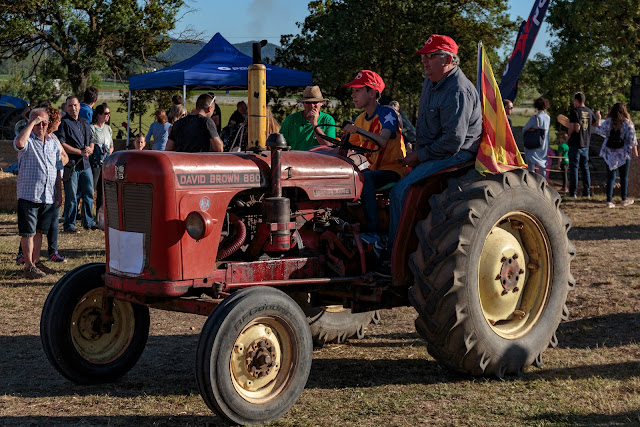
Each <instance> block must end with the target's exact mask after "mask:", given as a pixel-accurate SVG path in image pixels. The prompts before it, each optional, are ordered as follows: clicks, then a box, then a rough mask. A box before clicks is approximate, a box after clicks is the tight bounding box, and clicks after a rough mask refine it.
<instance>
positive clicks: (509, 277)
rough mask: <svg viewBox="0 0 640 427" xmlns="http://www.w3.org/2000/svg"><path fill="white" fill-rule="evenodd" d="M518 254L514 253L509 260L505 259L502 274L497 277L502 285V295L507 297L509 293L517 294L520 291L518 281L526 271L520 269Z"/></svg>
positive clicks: (503, 259)
mask: <svg viewBox="0 0 640 427" xmlns="http://www.w3.org/2000/svg"><path fill="white" fill-rule="evenodd" d="M517 259H518V254H517V253H514V254H513V255H512V256H510V257H509V258H507V257H503V258H502V259H501V261H502V268H501V269H500V274H499V275H498V276H497V277H496V279H497V280H499V281H500V284H502V288H503V289H504V290H503V291H502V295H505V294H506V293H507V292H509V291H512V292H517V291H518V290H519V289H518V281H519V280H520V275H521V274H524V270H522V269H521V268H520V264H518V261H517Z"/></svg>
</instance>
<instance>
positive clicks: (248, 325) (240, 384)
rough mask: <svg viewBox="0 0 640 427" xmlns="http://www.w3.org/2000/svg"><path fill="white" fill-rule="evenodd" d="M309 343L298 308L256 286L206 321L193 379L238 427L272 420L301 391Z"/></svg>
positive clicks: (280, 295)
mask: <svg viewBox="0 0 640 427" xmlns="http://www.w3.org/2000/svg"><path fill="white" fill-rule="evenodd" d="M312 357H313V343H312V340H311V333H310V332H309V325H308V324H307V320H306V318H305V315H304V313H303V312H302V310H301V309H300V307H299V306H298V305H297V304H296V303H295V302H294V301H293V300H292V299H291V298H290V297H288V296H287V295H286V294H285V293H283V292H281V291H279V290H277V289H274V288H269V287H263V286H256V287H253V288H248V289H243V290H240V291H238V292H236V293H234V294H233V295H231V296H229V297H227V298H225V300H224V301H222V303H221V304H220V305H219V306H218V307H216V309H215V310H214V311H213V312H212V313H211V315H210V316H209V318H208V319H207V321H206V322H205V324H204V326H203V328H202V332H201V334H200V339H199V341H198V349H197V355H196V378H197V380H198V388H199V389H200V394H201V395H202V398H203V399H204V401H205V403H206V404H207V406H209V408H210V409H211V410H213V411H214V412H216V413H217V414H219V415H221V416H222V417H224V418H226V419H227V420H229V421H231V422H233V423H237V424H257V423H264V422H268V421H273V420H276V419H278V418H280V417H281V416H282V415H284V414H285V413H286V412H287V411H288V410H289V409H290V408H291V407H292V406H293V405H294V404H295V402H296V401H297V400H298V397H300V394H302V391H303V390H304V387H305V385H306V383H307V378H308V377H309V371H310V369H311V359H312Z"/></svg>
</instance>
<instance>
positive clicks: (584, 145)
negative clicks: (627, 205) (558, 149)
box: [569, 92, 598, 197]
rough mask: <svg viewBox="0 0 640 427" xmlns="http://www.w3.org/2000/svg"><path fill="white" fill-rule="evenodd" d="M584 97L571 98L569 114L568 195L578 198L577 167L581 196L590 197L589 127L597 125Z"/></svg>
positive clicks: (580, 94)
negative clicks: (571, 104) (579, 175)
mask: <svg viewBox="0 0 640 427" xmlns="http://www.w3.org/2000/svg"><path fill="white" fill-rule="evenodd" d="M585 101H586V96H585V95H584V93H582V92H578V93H576V94H575V95H574V96H573V107H574V108H573V110H571V113H569V194H570V195H571V196H572V197H578V167H580V171H581V173H582V196H583V197H591V175H590V173H589V144H590V142H591V131H590V126H596V125H597V122H598V121H597V119H596V116H595V114H594V113H593V111H592V110H591V108H589V107H587V106H585V104H584V103H585Z"/></svg>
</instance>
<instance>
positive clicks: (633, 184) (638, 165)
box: [629, 155, 640, 199]
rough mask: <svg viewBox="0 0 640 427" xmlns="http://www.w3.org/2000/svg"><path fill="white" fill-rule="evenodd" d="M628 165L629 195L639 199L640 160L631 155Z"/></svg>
mask: <svg viewBox="0 0 640 427" xmlns="http://www.w3.org/2000/svg"><path fill="white" fill-rule="evenodd" d="M631 157H632V158H631V166H630V167H629V197H632V198H638V199H640V162H638V160H636V159H635V158H634V157H633V155H631Z"/></svg>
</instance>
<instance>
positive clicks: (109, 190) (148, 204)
mask: <svg viewBox="0 0 640 427" xmlns="http://www.w3.org/2000/svg"><path fill="white" fill-rule="evenodd" d="M119 186H122V201H121V203H118V200H119V196H120V194H119V193H118V187H119ZM104 198H105V204H106V208H105V214H106V216H107V222H108V224H109V227H110V228H115V229H117V230H121V231H131V232H135V233H142V234H143V235H144V253H145V257H144V258H145V263H144V264H145V267H146V266H148V265H149V248H150V245H151V212H152V210H153V185H152V184H137V183H131V182H124V183H117V182H113V181H105V182H104ZM119 207H122V223H121V222H120V215H119Z"/></svg>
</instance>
